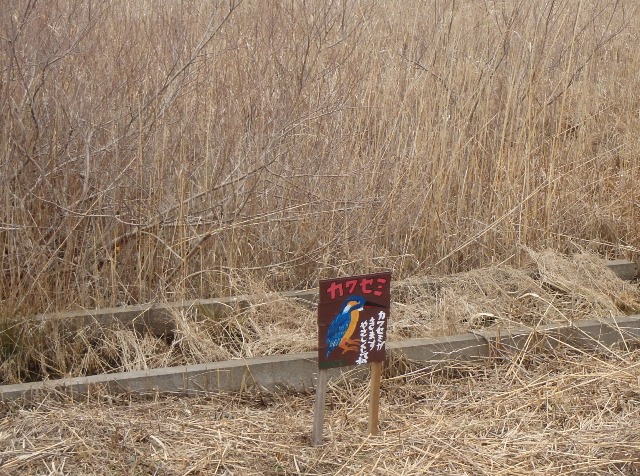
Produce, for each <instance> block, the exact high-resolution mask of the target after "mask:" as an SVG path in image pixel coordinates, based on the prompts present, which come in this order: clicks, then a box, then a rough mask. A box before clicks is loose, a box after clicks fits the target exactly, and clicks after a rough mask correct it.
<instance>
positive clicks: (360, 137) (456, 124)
mask: <svg viewBox="0 0 640 476" xmlns="http://www.w3.org/2000/svg"><path fill="white" fill-rule="evenodd" d="M639 21H640V20H639V19H638V15H637V6H636V5H629V3H628V2H620V1H614V0H611V1H597V2H596V1H584V0H567V1H562V2H546V1H543V0H518V1H515V2H494V1H489V2H485V1H475V0H474V1H467V2H437V3H429V4H425V3H424V2H417V1H416V2H414V1H405V0H402V1H400V0H398V1H390V2H379V3H377V2H369V1H358V0H356V1H349V2H337V1H332V2H303V3H299V2H281V1H276V2H271V1H269V2H267V1H265V0H255V1H249V0H246V1H244V2H242V1H237V2H233V1H232V2H228V1H213V2H212V1H206V2H205V1H201V0H171V1H166V2H154V1H150V0H140V1H136V2H129V1H125V0H82V1H72V0H59V1H55V2H44V1H40V2H39V1H35V0H15V1H12V2H10V5H8V6H7V7H6V8H2V9H1V11H0V29H1V31H2V35H0V38H1V39H0V317H2V316H15V315H30V314H34V313H37V312H50V311H57V310H63V309H70V308H88V307H101V306H114V305H120V304H131V303H138V302H149V301H154V300H172V299H177V298H182V297H202V296H221V295H228V294H238V293H241V292H243V291H244V290H245V289H246V287H247V286H248V285H253V284H255V283H258V284H259V286H261V287H265V288H267V289H269V290H281V289H285V288H287V289H288V288H304V287H310V286H312V285H313V284H314V283H315V281H316V278H317V277H319V276H325V275H328V274H332V275H335V274H338V273H349V272H352V271H368V270H377V269H380V268H393V269H394V271H395V273H396V277H397V278H401V277H406V276H411V275H423V274H425V273H427V272H429V273H431V274H433V273H450V272H459V271H464V270H468V269H472V268H475V267H479V266H487V265H489V264H492V263H503V262H513V263H518V262H519V261H520V260H521V259H522V258H523V256H525V255H526V253H524V252H523V246H530V247H533V248H535V249H543V248H553V249H557V250H561V251H566V252H574V251H576V250H582V249H587V250H591V251H596V252H598V253H600V254H601V255H629V254H633V253H637V251H638V248H639V242H638V236H637V233H636V231H637V230H636V226H635V224H636V223H637V222H638V204H639V195H638V193H639V192H638V187H637V186H636V184H637V183H638V170H639V167H640V163H639V161H638V158H637V157H638V110H639V109H640V103H639V100H640V99H639V98H640V96H639V95H638V91H639V90H640V85H639V84H638V82H639V81H640V78H639V77H638V75H637V74H636V72H637V71H638V69H639V68H640V52H639V51H638V49H637V48H635V47H634V45H636V44H638V41H639V39H638V31H639V29H638V26H639Z"/></svg>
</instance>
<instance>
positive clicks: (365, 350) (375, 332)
mask: <svg viewBox="0 0 640 476" xmlns="http://www.w3.org/2000/svg"><path fill="white" fill-rule="evenodd" d="M390 308H391V273H377V274H368V275H363V276H351V277H347V278H340V279H325V280H322V281H320V299H319V304H318V381H317V384H316V400H315V408H314V419H313V435H312V443H313V446H319V445H321V444H322V427H323V423H324V406H325V405H324V402H325V395H326V390H327V370H328V369H331V368H336V367H344V366H349V365H363V364H370V369H371V389H370V397H369V433H370V434H372V435H377V434H378V418H379V409H380V380H381V377H382V363H383V362H384V359H385V357H386V353H385V350H386V339H387V322H388V319H389V310H390Z"/></svg>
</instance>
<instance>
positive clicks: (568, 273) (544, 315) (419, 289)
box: [0, 250, 640, 383]
mask: <svg viewBox="0 0 640 476" xmlns="http://www.w3.org/2000/svg"><path fill="white" fill-rule="evenodd" d="M528 253H529V256H530V259H529V261H528V266H525V267H524V268H513V267H510V266H506V265H502V266H494V267H490V268H485V269H477V270H473V271H469V272H466V273H460V274H457V275H452V276H444V277H435V276H434V277H422V278H413V279H409V280H404V281H400V282H397V283H396V284H395V285H394V290H393V296H392V300H393V304H392V318H391V320H390V322H389V330H388V340H389V341H397V340H402V339H408V338H416V337H436V336H441V335H452V334H457V333H462V332H468V331H469V330H474V329H504V328H511V327H515V326H528V327H532V328H535V327H537V326H540V325H545V324H552V323H558V324H568V323H570V322H573V321H577V320H581V319H600V318H607V317H612V316H619V315H623V314H629V313H634V312H640V288H639V287H638V285H637V284H633V283H628V282H624V281H622V280H620V279H619V278H618V277H617V276H615V275H614V274H613V273H612V272H611V271H610V270H609V269H608V268H607V267H606V264H605V262H604V261H603V260H601V259H600V258H598V257H596V256H594V255H592V254H588V253H580V254H576V255H573V256H571V257H567V256H562V255H560V254H558V253H555V252H553V251H543V252H534V251H532V250H528ZM251 286H252V288H251V289H253V290H254V292H257V294H256V295H255V296H256V297H255V300H254V301H253V302H252V303H251V305H249V306H248V307H246V308H244V309H240V308H238V309H235V310H232V311H229V312H228V313H225V314H224V315H218V316H210V315H203V314H202V313H201V312H200V311H199V310H198V309H197V308H194V309H192V310H191V311H188V312H183V313H176V315H175V324H176V331H175V333H174V335H173V337H172V338H171V339H161V338H157V337H154V336H151V335H148V334H147V335H139V334H136V333H135V332H133V331H130V330H126V329H99V328H87V329H84V330H81V331H80V332H68V331H65V328H64V326H63V325H62V324H63V323H61V322H58V321H56V320H55V319H54V320H52V321H50V322H44V323H41V324H40V325H39V326H37V327H32V328H29V327H28V326H25V328H24V330H23V331H22V332H21V333H19V334H18V337H17V339H25V340H28V342H26V344H25V345H16V349H17V350H16V351H15V352H13V354H11V355H8V356H7V357H6V358H5V359H4V360H3V362H2V363H0V377H2V381H4V382H5V383H14V382H18V381H24V380H40V379H42V378H47V377H50V378H55V377H59V376H76V375H88V374H94V373H103V372H117V371H128V370H139V369H146V368H157V367H165V366H173V365H184V364H195V363H202V362H211V361H220V360H228V359H232V358H247V357H256V356H263V355H273V354H287V353H295V352H304V351H310V350H315V349H317V337H316V331H315V329H316V325H317V324H316V319H317V313H316V311H315V310H314V309H313V308H312V307H310V306H308V305H305V304H304V303H302V302H300V301H297V300H294V299H286V298H282V297H279V296H277V295H273V294H267V293H266V292H265V291H264V288H261V287H260V286H258V285H257V284H255V283H252V285H251Z"/></svg>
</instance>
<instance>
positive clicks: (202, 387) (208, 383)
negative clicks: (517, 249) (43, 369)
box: [0, 315, 640, 401]
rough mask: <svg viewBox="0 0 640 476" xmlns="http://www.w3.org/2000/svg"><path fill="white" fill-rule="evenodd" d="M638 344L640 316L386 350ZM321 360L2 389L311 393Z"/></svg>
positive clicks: (431, 355) (437, 356)
mask: <svg viewBox="0 0 640 476" xmlns="http://www.w3.org/2000/svg"><path fill="white" fill-rule="evenodd" d="M637 339H640V315H633V316H624V317H615V318H608V319H603V320H586V321H579V322H577V323H575V324H568V325H546V326H540V327H538V328H535V329H531V328H518V329H509V330H504V331H478V332H473V333H467V334H460V335H456V336H449V337H442V338H437V339H411V340H407V341H403V342H395V343H390V344H389V345H388V349H389V352H390V353H396V355H400V356H403V357H405V358H407V359H410V360H412V361H418V362H422V363H424V364H425V365H426V366H433V365H439V364H443V363H447V362H452V361H461V362H464V361H467V362H472V361H477V360H479V359H483V358H492V357H495V358H505V357H506V358H508V356H509V355H513V354H514V353H516V352H521V351H524V350H539V349H554V348H558V347H560V346H566V347H568V348H570V349H573V350H576V351H584V352H589V351H594V350H597V349H604V348H609V347H610V346H612V345H626V344H627V343H628V342H629V341H632V340H637ZM316 356H317V353H316V352H305V353H301V354H293V355H274V356H269V357H257V358H253V359H245V360H233V361H226V362H213V363H205V364H198V365H186V366H180V367H168V368H161V369H151V370H139V371H135V372H122V373H113V374H102V375H93V376H90V377H74V378H65V379H60V380H50V381H45V382H33V383H25V384H17V385H4V386H0V401H10V400H15V399H19V398H26V399H33V398H37V397H38V395H41V394H44V393H47V392H51V391H57V392H61V393H65V394H67V395H70V396H78V397H80V396H85V395H87V394H90V393H92V392H94V391H97V390H100V391H102V392H113V393H122V392H133V393H156V392H158V393H178V394H186V395H193V394H198V393H202V392H216V391H227V392H242V391H249V390H259V391H269V392H271V391H275V390H278V389H290V390H296V391H309V390H311V389H312V388H313V385H314V378H315V374H316V373H317V369H318V366H317V361H316ZM360 368H362V369H363V370H365V369H366V367H360ZM346 370H349V369H347V368H345V369H333V370H332V371H331V372H330V377H335V376H339V375H340V374H341V373H343V372H344V371H346Z"/></svg>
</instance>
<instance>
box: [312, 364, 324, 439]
mask: <svg viewBox="0 0 640 476" xmlns="http://www.w3.org/2000/svg"><path fill="white" fill-rule="evenodd" d="M326 395H327V370H318V380H317V382H316V403H315V405H314V409H313V434H312V436H311V444H312V445H313V446H320V445H321V444H322V427H323V425H324V401H325V396H326Z"/></svg>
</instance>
